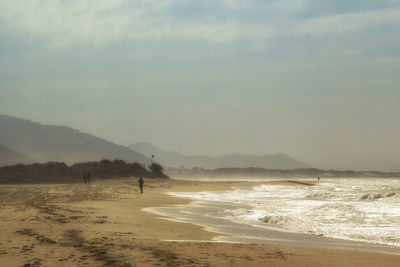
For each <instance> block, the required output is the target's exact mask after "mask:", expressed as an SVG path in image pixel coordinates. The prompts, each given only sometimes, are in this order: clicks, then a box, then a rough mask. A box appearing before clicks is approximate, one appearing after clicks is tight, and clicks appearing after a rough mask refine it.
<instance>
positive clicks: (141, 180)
mask: <svg viewBox="0 0 400 267" xmlns="http://www.w3.org/2000/svg"><path fill="white" fill-rule="evenodd" d="M138 184H139V189H140V193H141V194H143V184H144V180H143V178H142V177H140V179H139V181H138Z"/></svg>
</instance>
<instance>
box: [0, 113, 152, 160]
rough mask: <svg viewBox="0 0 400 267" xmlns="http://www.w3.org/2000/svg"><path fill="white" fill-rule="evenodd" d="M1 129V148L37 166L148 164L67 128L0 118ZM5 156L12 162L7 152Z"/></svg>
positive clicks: (138, 156) (126, 151) (135, 154)
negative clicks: (53, 163) (59, 163)
mask: <svg viewBox="0 0 400 267" xmlns="http://www.w3.org/2000/svg"><path fill="white" fill-rule="evenodd" d="M0 129H1V131H0V144H2V145H3V146H6V147H7V148H10V149H12V150H14V151H18V152H19V153H22V154H23V155H26V156H27V157H29V158H32V159H34V160H35V161H38V162H46V161H62V162H66V163H68V164H71V163H76V162H80V161H95V160H101V159H111V160H113V159H122V160H125V161H128V162H138V163H144V164H147V163H150V162H151V160H150V159H149V158H147V157H145V156H144V155H142V154H140V153H138V152H135V151H132V150H130V149H129V148H127V147H124V146H120V145H117V144H114V143H112V142H109V141H107V140H104V139H102V138H98V137H96V136H93V135H90V134H86V133H82V132H80V131H78V130H74V129H72V128H69V127H66V126H50V125H43V124H40V123H36V122H32V121H28V120H24V119H19V118H15V117H10V116H5V115H0ZM8 154H9V155H10V159H12V158H13V156H12V155H11V154H10V152H8ZM14 158H15V157H14ZM21 159H22V158H21Z"/></svg>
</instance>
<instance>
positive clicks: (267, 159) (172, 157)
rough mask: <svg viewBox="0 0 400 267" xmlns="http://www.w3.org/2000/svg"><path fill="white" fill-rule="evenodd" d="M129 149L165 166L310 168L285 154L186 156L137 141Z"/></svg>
mask: <svg viewBox="0 0 400 267" xmlns="http://www.w3.org/2000/svg"><path fill="white" fill-rule="evenodd" d="M129 147H130V148H131V149H133V150H135V151H138V152H140V153H142V154H144V155H146V156H148V157H151V156H152V155H154V157H155V161H156V162H158V163H160V164H161V165H163V166H165V167H173V168H180V167H181V166H183V167H184V168H193V167H203V168H206V169H217V168H231V167H235V168H248V167H258V168H266V169H282V170H287V169H300V168H310V166H308V165H307V164H305V163H302V162H300V161H297V160H295V159H293V158H291V157H289V156H287V155H285V154H273V155H261V156H256V155H243V154H230V155H224V156H221V157H211V156H201V155H198V156H188V155H184V154H182V153H179V152H175V151H173V152H167V151H164V150H162V149H159V148H157V147H155V146H154V145H152V144H148V143H144V142H139V143H135V144H132V145H130V146H129Z"/></svg>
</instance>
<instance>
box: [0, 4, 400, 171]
mask: <svg viewBox="0 0 400 267" xmlns="http://www.w3.org/2000/svg"><path fill="white" fill-rule="evenodd" d="M0 113H2V114H6V115H11V116H16V117H22V118H26V119H30V120H33V121H37V122H41V123H45V124H55V125H68V126H70V127H72V128H76V129H79V130H81V131H83V132H88V133H91V134H94V135H97V136H100V137H103V138H106V139H108V140H110V141H113V142H116V143H118V144H122V145H128V144H130V143H133V142H137V141H146V142H151V143H153V144H155V145H157V146H159V147H161V148H163V149H166V150H177V151H181V152H184V153H188V154H209V155H221V154H225V153H232V152H241V153H249V154H271V153H278V152H283V153H287V154H289V155H290V156H293V157H294V158H296V159H298V160H301V161H304V162H306V163H308V164H311V165H313V166H315V167H319V168H336V169H368V170H371V169H379V170H397V171H400V1H399V0H376V1H373V0H352V1H348V0H324V1H321V0H291V1H289V0H247V1H239V0H201V1H199V0H163V1H159V0H141V1H129V0H113V1H109V0H98V1H92V0H86V1H85V0H68V1H67V0H30V1H26V0H0Z"/></svg>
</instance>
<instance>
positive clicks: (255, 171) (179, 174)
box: [168, 168, 400, 179]
mask: <svg viewBox="0 0 400 267" xmlns="http://www.w3.org/2000/svg"><path fill="white" fill-rule="evenodd" d="M168 175H169V176H170V177H173V178H224V179H227V178H241V179H248V178H277V177H282V178H295V177H303V178H317V177H321V178H329V177H332V178H356V177H357V178H365V177H373V178H385V177H386V178H388V177H390V178H393V177H400V172H379V171H352V170H347V171H336V170H321V169H315V168H307V169H290V170H279V169H264V168H220V169H213V170H208V169H199V168H192V169H180V168H169V169H168Z"/></svg>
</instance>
